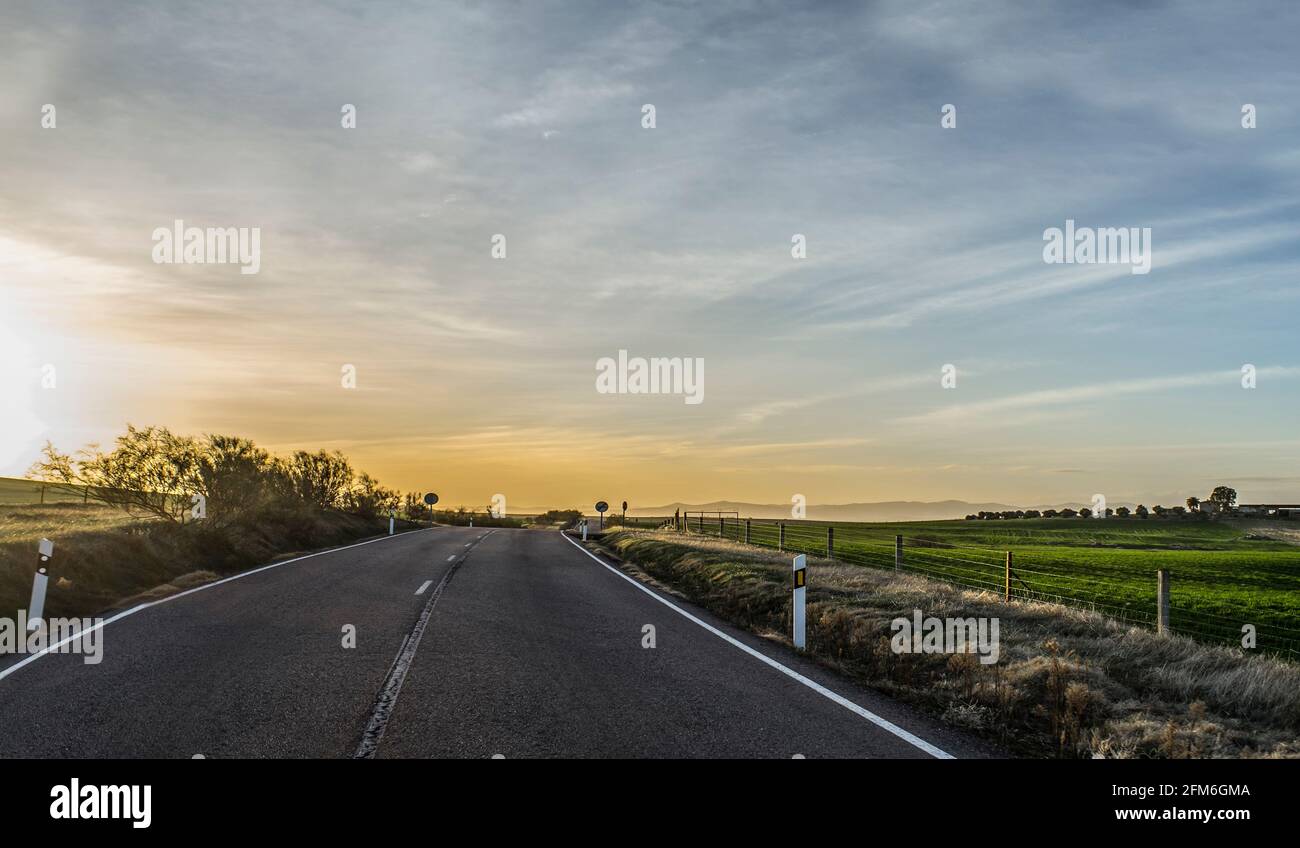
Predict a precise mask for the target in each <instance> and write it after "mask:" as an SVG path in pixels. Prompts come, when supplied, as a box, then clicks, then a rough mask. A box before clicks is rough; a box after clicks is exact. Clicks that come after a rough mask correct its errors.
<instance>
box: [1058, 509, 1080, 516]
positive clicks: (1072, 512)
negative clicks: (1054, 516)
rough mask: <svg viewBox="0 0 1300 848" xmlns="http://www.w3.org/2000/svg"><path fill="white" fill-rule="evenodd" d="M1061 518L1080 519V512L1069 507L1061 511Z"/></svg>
mask: <svg viewBox="0 0 1300 848" xmlns="http://www.w3.org/2000/svg"><path fill="white" fill-rule="evenodd" d="M1061 517H1062V518H1078V517H1079V511H1078V510H1076V509H1074V508H1072V507H1068V506H1067V507H1066V508H1065V509H1063V510H1061Z"/></svg>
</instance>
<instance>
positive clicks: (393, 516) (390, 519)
mask: <svg viewBox="0 0 1300 848" xmlns="http://www.w3.org/2000/svg"><path fill="white" fill-rule="evenodd" d="M396 517H397V510H393V509H390V510H389V511H388V535H390V536H391V535H393V523H394V519H396Z"/></svg>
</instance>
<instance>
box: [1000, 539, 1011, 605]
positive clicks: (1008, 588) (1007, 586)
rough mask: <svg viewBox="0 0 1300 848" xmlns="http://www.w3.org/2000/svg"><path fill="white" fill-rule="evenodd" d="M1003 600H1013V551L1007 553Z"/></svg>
mask: <svg viewBox="0 0 1300 848" xmlns="http://www.w3.org/2000/svg"><path fill="white" fill-rule="evenodd" d="M1002 600H1004V601H1009V600H1011V551H1007V570H1006V582H1005V583H1004V585H1003V592H1002Z"/></svg>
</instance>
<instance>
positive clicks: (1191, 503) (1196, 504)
mask: <svg viewBox="0 0 1300 848" xmlns="http://www.w3.org/2000/svg"><path fill="white" fill-rule="evenodd" d="M1200 506H1201V499H1200V498H1197V497H1190V498H1188V499H1187V509H1188V510H1189V511H1191V512H1195V511H1196V510H1198V509H1200Z"/></svg>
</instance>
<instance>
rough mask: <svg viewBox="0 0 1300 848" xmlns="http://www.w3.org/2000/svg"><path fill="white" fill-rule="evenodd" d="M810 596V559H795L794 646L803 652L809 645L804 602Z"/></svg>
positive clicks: (803, 557) (802, 555) (801, 557)
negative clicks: (805, 630)
mask: <svg viewBox="0 0 1300 848" xmlns="http://www.w3.org/2000/svg"><path fill="white" fill-rule="evenodd" d="M807 594H808V557H807V556H805V555H804V554H799V556H797V557H795V558H794V646H795V647H796V648H797V649H799V650H800V651H802V650H803V649H804V646H805V644H806V643H807V637H806V634H805V632H804V628H805V625H804V600H805V596H806V595H807Z"/></svg>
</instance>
